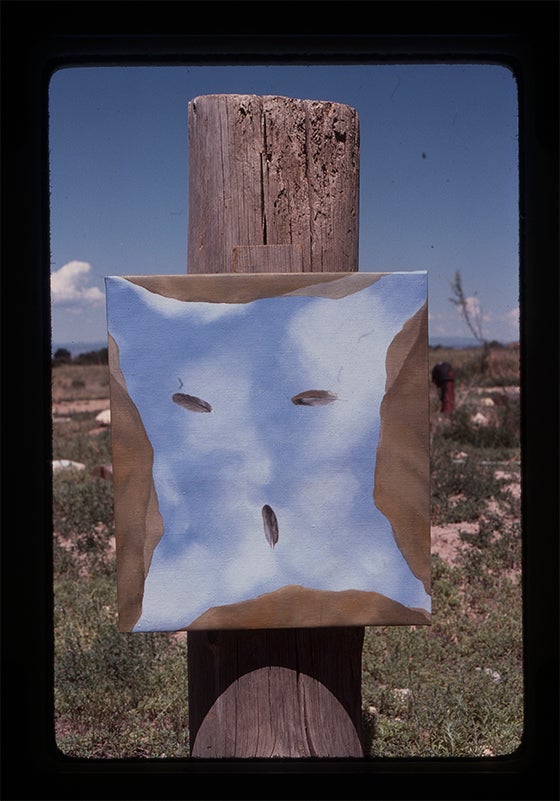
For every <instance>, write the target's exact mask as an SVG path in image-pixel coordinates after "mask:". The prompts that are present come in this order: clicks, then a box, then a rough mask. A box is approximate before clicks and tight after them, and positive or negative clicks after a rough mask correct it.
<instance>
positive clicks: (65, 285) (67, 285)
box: [51, 261, 105, 306]
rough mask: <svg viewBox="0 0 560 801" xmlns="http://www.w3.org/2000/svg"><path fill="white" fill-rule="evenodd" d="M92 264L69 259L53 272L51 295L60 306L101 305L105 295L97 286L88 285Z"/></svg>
mask: <svg viewBox="0 0 560 801" xmlns="http://www.w3.org/2000/svg"><path fill="white" fill-rule="evenodd" d="M90 271H91V264H89V263H88V262H87V261H69V262H68V263H67V264H64V265H63V266H62V267H61V268H60V269H59V270H55V271H54V272H53V273H51V297H52V302H53V303H54V304H58V305H60V306H100V305H102V304H104V303H105V295H104V294H103V292H101V290H100V289H99V288H98V287H96V286H88V285H87V281H88V275H89V273H90Z"/></svg>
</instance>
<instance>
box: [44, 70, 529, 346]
mask: <svg viewBox="0 0 560 801" xmlns="http://www.w3.org/2000/svg"><path fill="white" fill-rule="evenodd" d="M214 93H240V94H244V93H248V94H273V95H274V94H276V95H285V96H289V97H297V98H301V99H316V100H332V101H336V102H341V103H346V104H348V105H350V106H353V107H354V108H356V110H357V111H358V115H359V119H360V137H361V148H360V261H359V269H360V271H363V272H364V271H365V272H371V271H401V270H405V271H406V270H427V272H428V276H429V293H430V339H431V341H439V340H440V339H441V338H443V339H445V338H446V337H453V336H466V337H469V336H470V334H469V331H468V329H467V327H466V325H465V323H464V321H463V320H462V318H461V317H460V315H459V314H458V311H457V309H456V308H455V307H454V306H453V304H451V303H450V301H449V297H450V294H451V293H450V282H451V281H452V280H453V277H454V274H455V271H456V270H459V271H460V272H461V275H462V279H463V286H464V289H465V292H466V294H467V295H468V296H469V297H470V298H472V300H471V301H470V302H471V303H472V304H473V305H474V307H475V308H476V306H477V304H478V307H479V308H480V310H481V313H482V320H483V333H484V336H485V337H486V338H487V339H497V340H500V341H504V342H508V341H512V340H517V339H518V336H519V335H518V263H519V255H518V136H517V126H518V120H517V87H516V83H515V79H514V76H513V74H512V73H511V72H510V71H509V70H508V69H507V68H505V67H501V66H499V65H474V64H472V65H469V64H455V65H453V64H447V65H446V64H434V65H427V64H423V65H412V64H408V65H400V64H391V65H355V66H314V65H311V66H264V67H263V66H250V67H249V66H219V67H190V66H184V67H181V66H174V67H88V68H67V69H64V70H61V71H59V72H57V73H55V74H54V75H53V77H52V79H51V83H50V140H49V148H50V184H51V258H52V263H51V272H52V298H53V304H52V315H53V318H52V324H53V341H54V342H55V343H56V342H65V343H67V342H71V341H79V342H95V343H98V342H101V341H103V340H104V339H105V338H106V317H105V303H104V285H103V278H104V276H107V275H137V274H154V273H162V274H184V273H185V271H186V260H187V258H186V253H187V212H188V141H187V104H188V102H189V100H191V99H193V98H194V97H196V96H198V95H203V94H214ZM473 342H474V340H473Z"/></svg>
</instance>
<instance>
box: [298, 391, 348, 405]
mask: <svg viewBox="0 0 560 801" xmlns="http://www.w3.org/2000/svg"><path fill="white" fill-rule="evenodd" d="M337 398H338V395H336V393H334V392H329V391H328V390H327V389H308V390H306V391H305V392H300V393H299V394H298V395H294V397H293V398H292V403H295V404H296V406H326V404H327V403H334V401H335V400H336V399H337Z"/></svg>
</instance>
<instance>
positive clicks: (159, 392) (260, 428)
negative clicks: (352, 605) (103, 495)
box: [107, 273, 430, 631]
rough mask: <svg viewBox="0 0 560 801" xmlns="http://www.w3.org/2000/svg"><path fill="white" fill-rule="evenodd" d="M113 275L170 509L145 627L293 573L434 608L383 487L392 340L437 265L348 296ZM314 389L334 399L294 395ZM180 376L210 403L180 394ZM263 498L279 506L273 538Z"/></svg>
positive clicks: (126, 347) (158, 479)
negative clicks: (380, 458) (194, 402)
mask: <svg viewBox="0 0 560 801" xmlns="http://www.w3.org/2000/svg"><path fill="white" fill-rule="evenodd" d="M342 280H344V279H342ZM107 291H108V297H109V328H110V332H111V335H112V336H113V337H114V338H115V340H116V342H117V345H118V347H119V356H120V367H121V369H122V372H123V375H124V377H125V380H126V384H127V388H128V392H129V395H130V397H131V398H132V400H133V402H134V404H135V406H136V408H137V409H138V411H139V412H140V415H141V417H142V422H143V424H144V428H145V430H146V433H147V435H148V438H149V439H150V442H151V443H152V446H153V449H154V466H153V477H154V482H155V488H156V492H157V496H158V505H159V510H160V512H161V515H162V518H163V522H164V535H163V537H162V539H161V540H160V542H159V544H158V545H157V547H156V549H155V551H154V556H153V560H152V564H151V567H150V570H149V573H148V577H147V580H146V585H145V594H144V603H143V613H142V617H141V619H140V621H139V622H138V624H137V626H136V630H138V631H143V630H144V631H151V630H161V629H164V630H165V629H170V630H173V629H177V628H182V627H184V626H186V625H188V624H189V623H191V622H192V621H193V620H194V619H196V618H197V617H198V616H199V615H200V614H202V613H203V612H204V611H206V609H208V608H209V607H211V606H219V605H222V604H228V603H235V602H238V601H242V600H247V599H248V598H253V597H256V596H257V595H260V594H263V593H266V592H271V591H273V590H276V589H279V588H280V587H283V586H286V585H290V584H296V585H303V586H305V587H309V588H313V589H321V590H348V589H357V590H364V591H376V592H380V593H382V594H384V595H387V596H388V597H390V598H393V599H394V600H397V601H399V602H401V603H403V604H405V605H407V606H413V607H422V608H425V609H427V610H428V611H430V598H429V596H428V595H426V593H425V592H424V589H423V586H422V584H421V582H420V581H419V580H418V579H416V578H415V577H414V575H413V574H412V573H411V571H410V569H409V568H408V565H407V564H406V562H405V560H404V559H403V557H402V555H401V553H400V551H399V549H398V548H397V545H396V543H395V541H394V537H393V534H392V529H391V525H390V523H389V521H388V520H387V518H386V517H385V516H384V515H382V514H381V513H380V512H379V510H378V509H377V508H376V507H375V505H374V502H373V486H374V471H375V453H376V448H377V441H378V436H379V407H380V403H381V400H382V398H383V395H384V392H385V381H386V373H385V358H386V352H387V348H388V346H389V344H390V343H391V341H392V339H393V337H394V336H395V334H397V333H398V332H399V331H400V330H401V328H402V326H403V325H404V323H405V322H406V321H407V320H408V319H409V318H410V317H411V316H412V315H413V314H414V313H415V312H416V311H417V310H418V309H419V308H420V307H421V306H422V305H423V304H424V303H425V300H426V275H425V274H424V273H416V274H393V275H389V276H385V277H384V278H381V279H380V280H379V281H376V282H374V283H373V284H372V285H370V286H369V287H366V288H362V289H361V290H360V291H358V292H354V293H353V294H350V295H348V296H346V297H343V298H341V299H338V300H334V299H331V298H321V297H309V296H302V295H297V296H294V295H292V296H283V297H280V298H275V299H270V298H267V299H262V300H256V301H253V302H252V303H247V304H216V303H189V302H181V301H178V300H175V299H169V298H163V297H162V296H161V295H157V294H155V293H151V292H149V291H147V290H145V289H143V288H141V287H138V286H136V285H134V284H132V283H131V282H129V281H126V280H124V279H122V278H113V279H110V280H109V281H108V282H107ZM256 330H258V332H259V336H258V337H255V336H254V332H255V331H256ZM317 389H326V390H329V391H330V392H332V393H334V394H335V395H336V396H337V398H336V400H335V401H334V402H332V403H330V404H328V405H325V406H298V405H295V404H294V403H292V401H291V398H292V397H293V396H294V395H296V394H299V393H301V392H305V391H309V390H317ZM179 390H180V391H181V392H184V393H187V394H189V395H194V396H196V397H199V398H202V399H203V400H204V401H206V402H208V403H209V404H210V405H211V407H212V411H211V412H210V413H197V412H193V411H190V410H187V409H185V408H183V407H182V406H179V405H177V404H175V403H174V402H173V400H172V396H173V394H174V393H175V392H177V391H179ZM426 402H427V398H426ZM427 458H428V454H427V453H426V459H427ZM117 467H118V466H117ZM426 492H427V493H428V487H426ZM265 504H267V505H270V506H271V507H272V508H273V510H274V512H275V514H276V516H277V518H278V523H279V540H278V543H277V545H276V546H275V548H274V549H271V547H270V546H269V544H268V542H267V540H266V538H265V535H264V529H263V522H262V513H261V510H262V507H263V506H264V505H265ZM426 504H427V505H428V504H429V498H428V495H427V496H426ZM421 511H422V510H420V512H421ZM426 556H427V558H429V556H428V554H426Z"/></svg>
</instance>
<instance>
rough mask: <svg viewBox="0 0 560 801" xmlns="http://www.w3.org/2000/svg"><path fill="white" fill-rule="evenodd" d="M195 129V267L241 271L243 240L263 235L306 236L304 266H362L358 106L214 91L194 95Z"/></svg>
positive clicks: (300, 241)
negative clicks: (204, 94)
mask: <svg viewBox="0 0 560 801" xmlns="http://www.w3.org/2000/svg"><path fill="white" fill-rule="evenodd" d="M188 138H189V221H188V224H189V237H188V255H187V264H188V272H189V273H222V272H231V271H232V269H233V266H232V265H233V264H234V263H235V262H234V258H233V253H234V249H237V248H240V247H246V246H259V245H261V246H263V245H264V246H268V245H281V246H287V245H292V246H296V247H297V248H298V249H299V251H300V252H301V267H299V266H298V267H297V269H301V271H303V272H310V271H315V272H329V271H353V270H355V269H357V264H358V212H359V125H358V116H357V113H356V111H355V110H354V109H353V108H351V107H350V106H346V105H344V104H341V103H331V102H325V101H316V100H297V99H293V98H287V97H275V96H267V95H266V96H255V95H206V96H203V97H197V98H195V99H194V100H192V101H191V102H190V103H189V106H188ZM237 258H239V251H238V256H237ZM237 269H240V270H241V269H243V268H242V267H241V268H237ZM277 269H278V271H279V272H281V271H283V268H282V267H281V265H280V266H278V268H277ZM290 269H293V267H291V268H290ZM252 271H253V272H255V271H258V270H255V269H253V270H252ZM264 271H265V272H266V271H268V270H267V269H265V270H264Z"/></svg>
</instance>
